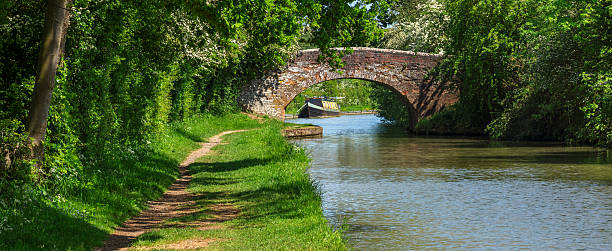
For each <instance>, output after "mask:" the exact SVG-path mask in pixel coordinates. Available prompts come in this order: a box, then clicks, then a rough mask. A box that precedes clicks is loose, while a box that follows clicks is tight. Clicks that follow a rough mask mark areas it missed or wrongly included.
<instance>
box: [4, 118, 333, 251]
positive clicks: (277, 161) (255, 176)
mask: <svg viewBox="0 0 612 251" xmlns="http://www.w3.org/2000/svg"><path fill="white" fill-rule="evenodd" d="M269 123H271V124H269ZM256 127H264V128H263V129H261V130H258V131H257V132H250V133H248V134H246V135H245V136H244V138H243V136H242V135H235V136H231V137H230V138H229V140H230V141H231V142H232V144H230V145H227V146H222V147H221V148H220V152H221V153H225V154H222V155H221V154H220V155H218V156H215V158H219V159H216V160H215V159H209V160H207V161H208V162H207V163H201V164H198V165H195V166H193V167H192V168H193V170H194V171H199V172H202V173H200V174H198V175H199V176H198V177H200V178H198V179H195V182H194V183H195V184H194V187H193V189H194V191H196V192H198V193H200V194H202V195H210V197H205V199H206V201H207V200H211V201H213V200H222V199H225V200H233V198H234V197H235V200H236V201H235V203H236V206H238V207H239V208H240V209H241V210H242V212H243V213H244V215H245V218H244V219H240V220H236V221H234V222H232V223H228V224H235V225H240V226H244V229H242V230H236V231H235V232H233V231H229V232H228V236H227V237H225V238H230V239H235V240H239V239H240V238H239V237H237V236H235V235H238V234H240V233H244V234H249V235H253V236H260V237H261V238H263V237H264V236H270V235H272V234H275V233H276V234H278V235H281V234H282V235H283V236H286V237H280V236H279V237H275V239H279V240H283V238H293V239H295V241H296V242H299V243H303V245H310V244H307V243H309V242H308V241H306V240H310V239H312V240H311V242H321V243H322V244H317V245H327V246H333V245H341V241H340V237H339V235H337V234H335V233H332V232H331V230H329V229H328V226H326V225H325V220H324V219H323V217H322V215H321V212H320V207H319V206H320V202H319V197H318V196H317V194H316V193H315V190H314V188H313V187H312V186H311V184H310V183H309V180H308V177H307V176H306V174H304V170H305V169H306V165H307V162H308V159H307V157H306V156H305V155H304V153H303V152H301V151H300V150H297V149H294V148H293V147H292V146H290V145H288V144H287V143H286V142H285V141H284V140H283V139H282V138H281V137H280V127H281V125H280V122H267V123H266V124H263V125H262V124H259V123H258V122H256V121H254V120H251V119H248V118H247V117H246V116H244V115H240V114H233V115H227V116H223V117H214V116H200V117H196V118H193V119H190V120H188V121H186V122H183V123H181V124H177V125H174V126H171V127H170V128H168V129H167V130H165V132H164V133H162V134H160V135H159V136H158V137H157V138H155V139H151V140H150V142H149V143H148V145H147V146H146V147H143V149H144V150H139V151H137V152H135V153H134V154H133V157H132V158H124V159H115V160H108V161H107V162H106V163H105V164H104V165H106V166H102V164H98V165H95V166H89V167H86V169H85V170H84V171H83V175H82V177H81V178H80V182H79V184H75V185H74V186H73V187H74V188H73V189H72V190H70V191H63V192H61V193H58V192H51V191H52V190H50V189H44V188H42V189H41V188H40V187H34V186H32V185H24V184H18V183H14V182H13V183H9V182H5V181H3V182H2V184H0V190H2V193H0V250H35V249H50V250H69V249H73V250H81V249H91V248H93V247H95V246H98V245H100V244H101V243H102V241H103V240H104V239H105V238H106V237H107V235H108V233H109V232H110V231H111V229H112V228H113V227H116V226H117V225H119V224H121V223H122V222H123V221H124V220H126V219H127V218H129V217H130V216H133V215H135V214H137V213H138V212H139V211H140V210H142V209H143V205H144V203H145V202H146V201H148V200H153V199H156V198H159V196H160V195H161V194H162V193H163V192H164V190H165V188H166V187H168V186H169V185H170V184H172V183H173V181H174V180H175V179H176V177H177V175H178V171H177V166H178V164H179V162H180V161H182V160H183V159H184V158H185V157H186V156H187V154H189V153H190V152H191V151H192V150H194V149H196V148H197V147H198V142H200V141H203V140H206V139H207V138H209V137H210V136H212V135H215V134H218V133H219V132H222V131H226V130H234V129H248V128H256ZM259 133H262V135H258V134H259ZM126 151H130V150H129V149H126ZM229 153H231V155H229ZM215 161H216V162H215ZM224 168H226V169H227V170H225V171H224ZM207 170H209V172H206V171H207ZM207 175H209V176H207ZM232 175H234V176H232ZM233 180H236V181H237V180H242V181H244V182H246V183H244V184H243V183H231V182H230V181H233ZM220 184H226V185H220ZM226 188H233V189H234V190H228V191H227V195H228V196H233V197H227V198H225V197H219V196H216V197H215V195H220V194H217V193H216V192H214V191H217V192H219V191H224V190H223V189H226ZM206 191H210V192H206ZM207 193H210V194H207ZM206 201H202V202H203V203H204V202H206ZM277 222H284V223H283V224H282V225H281V226H279V227H271V226H270V227H271V228H269V226H268V225H273V224H275V223H277ZM254 225H258V226H259V227H257V228H249V227H246V226H254ZM290 227H293V228H291V229H293V230H291V231H293V233H294V234H295V235H285V234H286V232H289V230H287V228H290ZM249 229H250V230H249ZM167 231H170V230H166V231H165V232H164V233H166V232H167ZM176 231H177V232H180V233H181V234H185V233H188V232H190V231H192V232H193V230H189V229H185V230H180V231H179V230H176ZM275 231H277V232H275ZM301 231H304V232H301ZM193 233H194V234H195V233H196V232H193ZM201 234H219V233H217V232H216V231H213V232H212V233H201ZM148 236H149V237H150V236H151V235H148ZM173 238H178V237H173ZM323 239H325V240H327V241H328V242H324V241H323ZM143 240H144V239H141V242H142V241H143ZM163 240H164V239H162V240H160V241H163ZM232 243H233V242H232ZM237 243H240V242H239V241H237ZM330 243H333V245H332V244H330ZM261 244H262V245H265V244H266V242H262V243H261ZM224 245H230V244H224ZM269 245H271V246H270V247H274V245H273V243H269ZM278 245H280V244H278Z"/></svg>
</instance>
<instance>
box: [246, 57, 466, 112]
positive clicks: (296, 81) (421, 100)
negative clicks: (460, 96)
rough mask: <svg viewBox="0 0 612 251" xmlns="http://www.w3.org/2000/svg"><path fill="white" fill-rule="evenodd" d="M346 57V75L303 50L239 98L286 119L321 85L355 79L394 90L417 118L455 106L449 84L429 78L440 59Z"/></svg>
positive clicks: (253, 108)
mask: <svg viewBox="0 0 612 251" xmlns="http://www.w3.org/2000/svg"><path fill="white" fill-rule="evenodd" d="M353 49H354V52H353V54H350V55H347V56H345V57H344V58H343V61H344V62H345V66H344V68H343V69H342V73H339V72H338V71H335V70H333V69H332V68H331V67H329V66H328V65H327V64H325V63H319V62H318V60H317V59H318V57H319V51H318V50H316V49H315V50H304V51H300V52H299V53H298V55H297V56H296V57H295V59H294V60H293V61H292V62H290V63H289V64H288V65H286V66H285V67H283V68H281V69H277V70H276V71H272V72H270V73H268V74H267V75H266V76H264V77H263V78H261V79H258V80H256V81H253V82H251V83H250V84H248V85H246V86H244V87H243V88H242V90H241V93H240V95H239V97H238V104H239V105H240V106H241V107H242V109H243V110H245V111H249V112H254V113H256V114H262V115H268V116H270V117H274V118H278V119H281V120H282V119H284V115H285V107H287V105H289V103H290V102H291V101H292V100H293V99H294V98H295V97H296V96H297V95H298V94H299V93H301V92H302V91H304V90H305V89H307V88H308V87H310V86H312V85H315V84H317V83H320V82H324V81H328V80H333V79H341V78H353V79H364V80H369V81H373V82H376V83H380V84H382V85H385V86H387V87H389V88H391V89H392V90H394V91H395V92H396V93H397V94H398V97H399V98H401V99H402V100H403V101H404V103H405V104H406V109H411V110H412V111H413V114H415V116H414V118H413V120H414V121H415V122H416V121H417V120H418V119H419V118H422V117H425V116H428V115H431V114H433V113H434V112H437V111H439V110H441V109H443V108H444V107H445V106H448V105H450V104H452V103H454V102H456V101H457V95H456V93H453V92H451V91H449V90H448V89H447V88H445V86H446V85H445V84H440V83H439V82H435V81H430V80H428V79H427V78H426V76H427V73H428V72H429V71H430V70H431V69H432V68H434V67H435V66H436V65H437V64H438V63H439V62H440V61H441V59H442V56H441V55H434V54H426V53H418V52H411V51H398V50H387V49H375V48H363V47H358V48H353Z"/></svg>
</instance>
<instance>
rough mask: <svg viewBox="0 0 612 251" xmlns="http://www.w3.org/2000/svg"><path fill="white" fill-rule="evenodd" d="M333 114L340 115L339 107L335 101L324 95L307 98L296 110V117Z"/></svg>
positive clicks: (333, 115) (332, 115) (328, 115)
mask: <svg viewBox="0 0 612 251" xmlns="http://www.w3.org/2000/svg"><path fill="white" fill-rule="evenodd" d="M335 116H340V107H339V106H338V104H337V103H336V101H334V100H332V99H330V98H326V97H313V98H309V99H307V100H306V102H305V104H304V105H303V106H302V107H301V108H300V109H299V110H298V118H314V117H335Z"/></svg>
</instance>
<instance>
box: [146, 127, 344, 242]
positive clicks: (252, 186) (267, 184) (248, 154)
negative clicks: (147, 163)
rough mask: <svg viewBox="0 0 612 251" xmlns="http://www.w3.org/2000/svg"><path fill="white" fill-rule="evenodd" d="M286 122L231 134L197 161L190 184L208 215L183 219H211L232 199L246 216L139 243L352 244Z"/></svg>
mask: <svg viewBox="0 0 612 251" xmlns="http://www.w3.org/2000/svg"><path fill="white" fill-rule="evenodd" d="M283 126H284V125H283V124H281V123H278V122H269V123H267V124H266V125H265V126H264V128H262V129H258V130H252V131H248V132H242V133H238V134H233V135H228V136H226V137H224V141H226V142H229V144H225V145H219V146H217V147H216V148H214V150H215V154H213V155H210V156H206V157H204V158H202V159H200V160H199V161H198V162H196V163H194V164H192V165H191V166H190V170H191V171H192V172H193V180H192V183H191V185H190V188H189V190H190V191H191V192H193V193H195V194H196V195H199V200H198V201H197V203H198V205H199V206H200V210H201V213H200V215H199V216H198V215H196V216H193V217H191V218H189V217H182V218H181V219H180V221H181V222H185V220H186V219H187V221H189V220H193V221H192V222H193V223H196V225H197V222H198V221H199V220H202V219H203V218H204V221H203V222H206V220H205V218H206V217H209V215H208V214H206V212H209V211H210V210H209V209H210V208H211V207H212V206H213V205H216V204H231V205H232V206H233V207H235V208H237V209H238V211H239V215H238V217H236V218H235V219H232V220H229V221H225V222H221V223H214V222H212V224H213V225H215V226H216V227H213V228H212V229H204V230H197V229H196V228H193V227H190V228H182V227H172V228H165V229H162V230H157V231H153V232H150V233H147V234H145V235H143V236H141V237H140V238H139V239H138V242H137V243H136V246H137V247H138V246H140V247H148V246H160V247H161V246H163V245H165V244H169V243H176V242H179V241H181V240H190V239H200V240H201V239H210V240H214V241H213V242H212V243H211V244H210V245H209V246H207V247H206V248H207V249H210V250H343V249H346V247H345V244H344V242H343V240H342V238H341V234H340V233H338V232H334V231H332V230H331V228H330V227H329V226H328V225H327V222H326V220H325V218H324V216H323V214H322V211H321V199H320V196H319V194H318V193H317V190H316V188H315V186H313V184H312V183H311V180H310V179H309V177H308V175H307V173H306V169H307V167H308V162H309V159H308V157H307V156H306V154H305V153H304V151H303V150H302V149H300V148H297V147H294V146H293V145H290V144H288V143H287V142H286V141H285V140H284V139H283V138H282V136H281V134H280V129H281V128H282V127H283ZM202 216H204V217H202ZM200 222H202V221H200ZM206 224H211V223H210V222H208V223H206Z"/></svg>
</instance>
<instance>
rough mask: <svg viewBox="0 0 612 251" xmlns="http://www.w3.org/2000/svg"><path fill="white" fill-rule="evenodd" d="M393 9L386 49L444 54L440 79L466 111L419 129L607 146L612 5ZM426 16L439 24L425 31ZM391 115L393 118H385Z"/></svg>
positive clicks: (466, 2) (508, 0) (452, 4)
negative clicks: (455, 93)
mask: <svg viewBox="0 0 612 251" xmlns="http://www.w3.org/2000/svg"><path fill="white" fill-rule="evenodd" d="M437 3H440V4H441V5H438V4H437ZM396 5H397V6H399V7H398V9H397V10H398V13H396V14H397V17H395V19H393V18H392V20H395V22H396V27H393V28H391V29H392V30H391V32H389V35H388V36H386V38H385V41H384V42H385V43H383V45H384V46H388V47H393V48H400V49H416V50H422V51H429V52H436V51H437V50H441V51H444V53H445V55H446V56H445V60H444V61H443V62H442V64H441V65H440V66H439V69H437V70H438V71H440V72H442V73H444V75H443V76H446V79H452V80H453V82H455V83H456V88H457V89H458V90H459V92H460V100H459V103H457V104H456V105H455V106H454V107H453V108H452V109H451V110H449V111H447V112H445V113H444V115H439V116H434V117H433V118H430V119H425V120H424V121H422V122H420V125H421V126H420V127H421V128H436V127H439V128H455V129H454V130H456V131H462V130H464V129H470V130H471V129H473V128H480V130H482V131H484V132H486V133H488V134H489V135H490V136H491V137H493V138H498V139H502V138H506V139H507V138H510V139H553V140H565V141H569V142H584V143H593V144H600V145H608V146H609V145H610V143H611V138H610V131H611V129H612V128H611V127H610V125H612V119H611V114H612V113H611V112H610V111H611V108H610V107H611V105H610V99H611V96H612V95H610V93H611V92H612V84H611V83H610V76H611V73H610V69H612V67H611V65H612V64H611V58H612V57H611V55H610V53H611V52H612V50H611V49H610V48H611V47H610V46H611V45H612V39H611V37H610V34H612V32H611V30H610V29H611V28H610V27H612V25H611V23H610V22H611V20H612V18H611V15H612V11H611V8H612V7H611V5H612V4H611V3H610V1H606V0H595V1H574V0H548V1H535V0H533V1H519V0H503V1H473V0H459V1H447V0H442V1H439V2H438V1H431V2H429V1H409V2H406V3H399V4H398V3H396ZM407 5H408V6H410V5H412V6H415V5H416V6H417V8H405V6H407ZM423 6H425V7H423ZM427 6H428V7H427ZM402 7H404V8H402ZM431 10H436V11H433V12H432V11H431ZM440 11H441V12H440ZM415 13H417V14H415ZM427 13H440V14H439V15H437V16H436V15H433V16H432V18H431V19H428V20H427V21H423V20H422V18H423V17H426V16H427V15H430V14H427ZM434 17H439V18H434ZM432 22H433V23H436V24H439V25H431V26H426V27H427V30H426V31H423V30H422V27H424V26H422V25H421V26H419V25H413V24H419V23H424V24H428V23H432ZM406 34H414V35H416V36H417V37H418V38H413V37H414V35H413V36H412V37H408V35H406ZM419 34H422V35H421V36H419ZM428 34H437V38H438V40H435V39H428V38H429V37H428V36H427V35H428ZM404 37H406V38H405V39H402V38H404ZM385 109H391V108H388V107H386V106H383V107H382V108H381V110H385ZM451 124H454V126H450V125H451ZM417 127H419V126H417Z"/></svg>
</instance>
